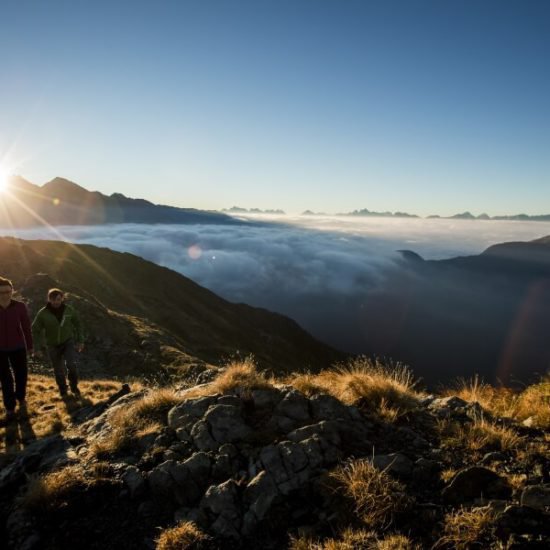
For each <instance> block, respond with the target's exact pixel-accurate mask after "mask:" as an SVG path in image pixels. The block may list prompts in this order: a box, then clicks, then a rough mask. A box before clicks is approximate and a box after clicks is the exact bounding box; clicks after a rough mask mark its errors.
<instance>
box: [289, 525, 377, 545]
mask: <svg viewBox="0 0 550 550" xmlns="http://www.w3.org/2000/svg"><path fill="white" fill-rule="evenodd" d="M375 541H376V533H374V532H372V531H365V530H364V529H350V528H348V529H346V530H344V531H343V532H342V533H341V534H340V537H339V538H337V539H334V538H329V539H325V540H312V539H311V538H307V537H300V538H294V537H291V538H290V545H289V547H288V548H289V550H363V549H365V550H367V549H370V548H372V547H373V546H372V545H373V544H374V542H375Z"/></svg>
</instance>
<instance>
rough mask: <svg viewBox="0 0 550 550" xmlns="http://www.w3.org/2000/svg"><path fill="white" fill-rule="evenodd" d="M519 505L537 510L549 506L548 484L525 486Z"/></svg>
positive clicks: (549, 486)
mask: <svg viewBox="0 0 550 550" xmlns="http://www.w3.org/2000/svg"><path fill="white" fill-rule="evenodd" d="M521 505H522V506H530V507H531V508H537V509H539V510H544V509H545V508H547V507H550V484H546V485H530V486H529V487H525V489H524V490H523V492H522V493H521Z"/></svg>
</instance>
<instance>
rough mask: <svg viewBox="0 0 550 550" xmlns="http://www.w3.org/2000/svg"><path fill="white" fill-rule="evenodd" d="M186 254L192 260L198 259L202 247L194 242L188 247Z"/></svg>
mask: <svg viewBox="0 0 550 550" xmlns="http://www.w3.org/2000/svg"><path fill="white" fill-rule="evenodd" d="M187 254H189V257H190V258H191V259H192V260H198V259H199V258H200V257H201V256H202V249H201V247H200V246H199V245H198V244H194V245H192V246H190V247H189V248H188V250H187Z"/></svg>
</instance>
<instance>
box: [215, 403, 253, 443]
mask: <svg viewBox="0 0 550 550" xmlns="http://www.w3.org/2000/svg"><path fill="white" fill-rule="evenodd" d="M204 421H205V422H207V423H208V424H209V425H210V433H211V435H212V438H213V439H214V440H215V441H216V442H217V443H219V444H222V443H235V442H237V441H242V440H243V439H246V438H247V437H249V436H250V434H251V433H252V429H251V428H250V427H249V426H248V425H247V424H246V422H245V421H244V419H243V417H242V414H241V410H240V408H237V407H234V406H232V405H213V406H212V407H210V408H209V409H208V411H207V412H206V414H205V415H204Z"/></svg>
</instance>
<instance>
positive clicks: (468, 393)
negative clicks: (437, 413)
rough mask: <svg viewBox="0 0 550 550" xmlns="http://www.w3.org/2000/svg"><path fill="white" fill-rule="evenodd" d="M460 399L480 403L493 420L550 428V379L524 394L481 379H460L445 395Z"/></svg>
mask: <svg viewBox="0 0 550 550" xmlns="http://www.w3.org/2000/svg"><path fill="white" fill-rule="evenodd" d="M445 393H446V394H447V395H457V396H458V397H460V398H461V399H464V400H465V401H470V402H477V403H479V404H480V405H481V406H482V407H483V408H484V409H485V410H487V411H489V412H490V413H491V414H492V415H494V416H500V417H504V418H512V419H514V420H516V421H518V422H522V421H524V420H527V419H528V418H529V419H531V421H532V424H533V426H537V427H539V428H544V429H548V428H550V376H548V375H547V376H545V377H543V378H542V379H541V381H540V382H539V383H537V384H532V385H530V386H527V387H526V388H525V389H523V390H522V391H516V390H513V389H511V388H505V387H494V386H492V385H490V384H487V383H485V382H484V381H483V380H481V379H480V378H479V377H478V376H475V377H474V378H472V379H471V380H465V379H459V381H458V383H457V384H456V387H455V388H453V389H449V390H447V391H446V392H445Z"/></svg>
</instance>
